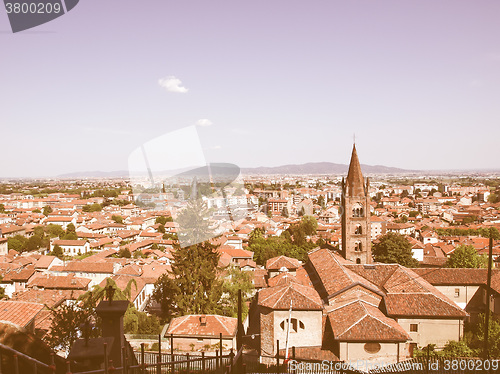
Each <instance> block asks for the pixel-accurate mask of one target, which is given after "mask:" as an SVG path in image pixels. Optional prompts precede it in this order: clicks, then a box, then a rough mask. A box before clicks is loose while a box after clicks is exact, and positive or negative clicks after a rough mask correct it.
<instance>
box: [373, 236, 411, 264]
mask: <svg viewBox="0 0 500 374" xmlns="http://www.w3.org/2000/svg"><path fill="white" fill-rule="evenodd" d="M372 254H373V259H374V260H375V261H377V262H383V263H388V264H393V263H398V264H400V265H403V266H406V267H417V266H418V261H417V260H416V259H414V258H413V254H412V251H411V244H410V242H409V241H408V239H406V237H405V236H404V235H401V234H397V233H393V232H389V233H387V234H386V235H384V236H381V237H380V238H379V241H378V243H375V244H374V245H373V247H372Z"/></svg>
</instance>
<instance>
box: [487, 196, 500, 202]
mask: <svg viewBox="0 0 500 374" xmlns="http://www.w3.org/2000/svg"><path fill="white" fill-rule="evenodd" d="M499 196H500V193H492V194H490V195H489V196H488V202H489V203H492V204H496V203H498V202H499V201H500V198H499Z"/></svg>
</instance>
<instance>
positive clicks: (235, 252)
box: [217, 245, 253, 260]
mask: <svg viewBox="0 0 500 374" xmlns="http://www.w3.org/2000/svg"><path fill="white" fill-rule="evenodd" d="M217 251H218V252H219V253H221V254H222V253H227V254H228V255H230V256H231V257H232V258H248V259H250V260H251V259H252V258H253V252H252V251H246V250H244V249H238V248H234V247H231V246H228V245H225V246H220V247H219V248H217Z"/></svg>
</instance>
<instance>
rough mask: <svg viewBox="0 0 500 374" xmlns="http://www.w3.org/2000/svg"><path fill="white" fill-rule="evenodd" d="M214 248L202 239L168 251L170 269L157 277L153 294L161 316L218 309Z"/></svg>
mask: <svg viewBox="0 0 500 374" xmlns="http://www.w3.org/2000/svg"><path fill="white" fill-rule="evenodd" d="M215 248H216V247H215V246H214V245H212V244H210V243H209V242H202V243H198V244H196V245H192V246H190V247H184V248H180V249H178V250H176V251H175V252H173V253H172V256H173V264H172V270H171V271H169V272H168V273H165V274H163V275H162V276H160V278H158V280H157V281H156V283H155V290H154V293H153V299H154V300H156V301H157V302H158V303H159V304H160V305H161V309H162V317H163V318H165V319H167V320H170V318H171V317H173V316H181V315H185V314H212V313H217V312H219V310H220V307H219V304H218V303H219V300H220V298H221V295H222V282H221V281H220V280H219V279H218V278H217V273H218V270H219V268H218V263H219V257H220V256H219V254H218V252H217V251H216V250H215Z"/></svg>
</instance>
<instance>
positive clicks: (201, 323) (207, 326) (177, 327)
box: [167, 314, 238, 337]
mask: <svg viewBox="0 0 500 374" xmlns="http://www.w3.org/2000/svg"><path fill="white" fill-rule="evenodd" d="M237 324H238V319H237V318H232V317H224V316H218V315H212V314H207V315H202V314H196V315H189V316H182V317H177V318H174V319H172V321H171V322H170V325H169V326H168V329H167V335H169V334H174V336H175V335H176V336H179V335H180V336H215V337H218V336H220V335H219V334H220V333H222V336H223V337H234V336H236V330H237Z"/></svg>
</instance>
